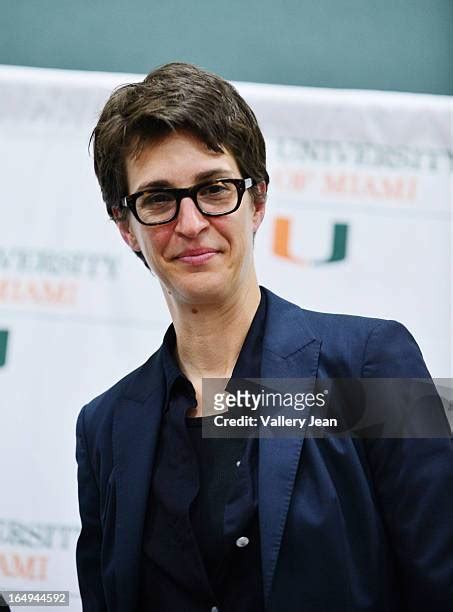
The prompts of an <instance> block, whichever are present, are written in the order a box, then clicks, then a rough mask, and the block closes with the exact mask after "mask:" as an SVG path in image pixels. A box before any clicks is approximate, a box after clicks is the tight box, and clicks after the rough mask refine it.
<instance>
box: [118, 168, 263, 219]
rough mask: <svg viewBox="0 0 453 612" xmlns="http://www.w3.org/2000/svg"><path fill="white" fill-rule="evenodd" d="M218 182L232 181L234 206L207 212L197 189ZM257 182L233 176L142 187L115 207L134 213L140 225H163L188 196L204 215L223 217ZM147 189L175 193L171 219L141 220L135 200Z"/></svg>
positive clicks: (177, 211)
mask: <svg viewBox="0 0 453 612" xmlns="http://www.w3.org/2000/svg"><path fill="white" fill-rule="evenodd" d="M220 182H224V183H225V182H228V183H233V184H234V186H235V187H236V190H237V194H238V201H237V204H236V206H235V207H234V208H233V209H232V210H229V211H228V212H223V213H209V212H205V211H204V210H202V209H201V207H200V205H199V204H198V202H197V193H198V191H200V189H202V188H203V187H205V186H206V185H212V184H214V183H220ZM256 184H257V182H256V181H255V179H252V178H250V177H248V178H240V179H235V178H219V179H211V180H209V181H203V182H201V183H197V184H196V185H194V186H193V187H181V188H176V187H175V188H173V187H163V188H162V189H156V188H153V189H143V190H141V191H137V192H135V193H132V194H131V195H128V196H124V197H123V198H122V199H121V204H120V206H117V207H116V208H118V209H120V210H121V211H122V212H125V209H129V210H130V211H131V212H132V214H133V215H134V217H135V218H136V219H137V221H138V222H139V223H141V224H142V225H146V226H148V227H153V226H155V225H165V224H166V223H171V222H172V221H174V220H175V219H176V218H177V216H178V214H179V209H180V207H181V200H182V199H183V198H190V199H191V200H192V202H193V203H194V204H195V206H196V207H197V210H198V211H199V212H200V213H201V214H202V215H203V216H206V217H223V216H225V215H231V213H234V212H235V211H236V210H237V209H238V208H239V206H240V205H241V202H242V198H243V197H244V193H245V192H246V191H247V189H250V188H251V187H254V186H255V185H256ZM149 191H158V192H165V193H168V192H170V193H173V194H174V195H175V200H176V210H175V214H174V215H173V217H172V218H171V219H168V220H167V221H156V222H154V223H145V222H144V221H142V220H141V219H140V218H139V216H138V213H137V204H136V203H137V200H138V198H139V197H140V196H141V195H143V194H144V193H147V192H149Z"/></svg>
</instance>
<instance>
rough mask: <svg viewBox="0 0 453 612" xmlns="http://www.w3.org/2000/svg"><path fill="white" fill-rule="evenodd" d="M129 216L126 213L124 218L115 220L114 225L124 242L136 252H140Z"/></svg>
mask: <svg viewBox="0 0 453 612" xmlns="http://www.w3.org/2000/svg"><path fill="white" fill-rule="evenodd" d="M130 221H131V217H130V215H129V214H128V215H127V216H126V218H125V219H121V220H115V223H116V226H117V228H118V230H119V232H120V234H121V236H122V238H123V240H124V242H125V243H126V244H127V245H128V246H129V247H130V248H131V249H132V250H133V251H135V252H136V253H140V251H141V249H140V246H139V244H138V241H137V238H136V237H135V234H134V231H133V228H131V223H130Z"/></svg>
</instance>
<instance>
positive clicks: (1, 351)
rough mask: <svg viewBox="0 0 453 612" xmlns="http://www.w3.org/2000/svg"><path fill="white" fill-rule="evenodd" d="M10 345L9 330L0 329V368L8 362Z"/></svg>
mask: <svg viewBox="0 0 453 612" xmlns="http://www.w3.org/2000/svg"><path fill="white" fill-rule="evenodd" d="M7 347H8V332H7V331H6V329H0V368H1V367H2V366H4V365H5V363H6V349H7Z"/></svg>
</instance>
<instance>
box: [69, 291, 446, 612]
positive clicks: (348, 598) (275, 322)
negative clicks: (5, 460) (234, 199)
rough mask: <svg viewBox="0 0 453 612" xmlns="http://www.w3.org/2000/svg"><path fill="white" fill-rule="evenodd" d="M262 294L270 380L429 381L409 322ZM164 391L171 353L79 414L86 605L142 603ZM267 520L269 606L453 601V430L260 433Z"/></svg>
mask: <svg viewBox="0 0 453 612" xmlns="http://www.w3.org/2000/svg"><path fill="white" fill-rule="evenodd" d="M264 291H266V295H267V305H268V306H267V318H266V327H265V337H264V340H263V357H262V372H261V374H262V377H263V378H285V377H287V378H311V377H313V378H315V377H318V378H323V377H342V378H348V377H370V378H379V377H389V378H390V377H391V378H397V377H399V378H406V377H411V378H428V377H429V374H428V371H427V369H426V366H425V364H424V362H423V358H422V355H421V353H420V350H419V348H418V346H417V344H416V342H415V341H414V339H413V338H412V336H411V335H410V334H409V332H408V331H407V330H406V329H405V328H404V327H403V326H402V325H401V324H399V323H396V322H394V321H384V320H379V319H370V318H365V317H355V316H347V315H333V314H323V313H318V312H312V311H308V310H303V309H301V308H299V307H298V306H296V305H294V304H291V303H289V302H287V301H285V300H283V299H281V298H279V297H278V296H276V295H274V294H273V293H271V292H270V291H268V290H266V289H264ZM164 393H165V385H164V378H163V369H162V362H161V350H160V349H159V350H158V351H157V352H156V353H155V354H154V355H153V356H152V357H151V358H150V359H149V360H148V361H147V362H146V363H145V364H144V365H143V366H141V367H140V368H138V369H137V370H135V371H134V372H132V373H131V374H129V375H128V376H126V377H125V378H124V379H122V380H121V381H120V382H119V383H117V384H116V385H115V386H114V387H112V388H111V389H109V390H108V391H106V392H105V393H104V394H102V395H101V396H99V397H97V398H96V399H94V400H93V401H92V402H90V403H89V404H87V405H86V406H85V407H84V408H83V409H82V411H81V413H80V415H79V418H78V421H77V450H76V455H77V462H78V483H79V506H80V516H81V520H82V530H81V533H80V537H79V540H78V543H77V570H78V576H79V584H80V592H81V596H82V601H83V609H84V610H85V611H87V612H96V611H100V610H109V611H117V612H128V611H133V610H135V609H136V606H137V594H138V588H139V576H140V560H141V547H142V534H143V526H144V520H145V511H146V507H147V500H148V493H149V488H150V478H151V473H152V468H153V458H154V454H155V450H156V444H157V440H158V433H159V424H160V419H161V412H162V408H163V403H164ZM440 410H442V407H441V406H440ZM304 416H305V415H304ZM259 523H260V537H261V554H262V573H263V588H264V599H265V604H266V609H267V610H268V611H269V612H280V611H281V612H359V611H365V610H366V611H368V612H401V611H406V610H407V611H408V612H409V611H410V612H417V611H420V612H421V611H423V612H426V611H427V610H429V612H437V611H439V612H448V611H449V610H450V611H451V610H453V448H452V443H451V439H449V438H439V439H431V440H413V439H412V440H407V439H406V440H404V439H387V440H385V439H383V440H377V439H374V440H364V439H355V438H354V439H353V438H334V437H330V438H326V439H315V438H309V437H306V438H305V439H304V438H303V436H300V437H299V438H296V439H288V438H286V439H282V438H263V439H260V443H259ZM156 612H159V611H157V610H156ZM251 612H253V611H251Z"/></svg>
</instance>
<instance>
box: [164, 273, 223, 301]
mask: <svg viewBox="0 0 453 612" xmlns="http://www.w3.org/2000/svg"><path fill="white" fill-rule="evenodd" d="M216 276H217V275H214V274H213V275H206V274H191V275H190V278H186V279H184V281H182V282H179V283H175V284H173V286H172V287H168V288H169V289H170V291H171V293H172V294H173V295H174V296H179V298H180V300H181V301H183V302H186V303H188V304H208V303H212V302H219V301H222V302H223V301H224V300H225V298H226V297H227V296H228V294H229V293H230V290H231V280H230V279H225V278H219V277H217V278H216Z"/></svg>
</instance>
